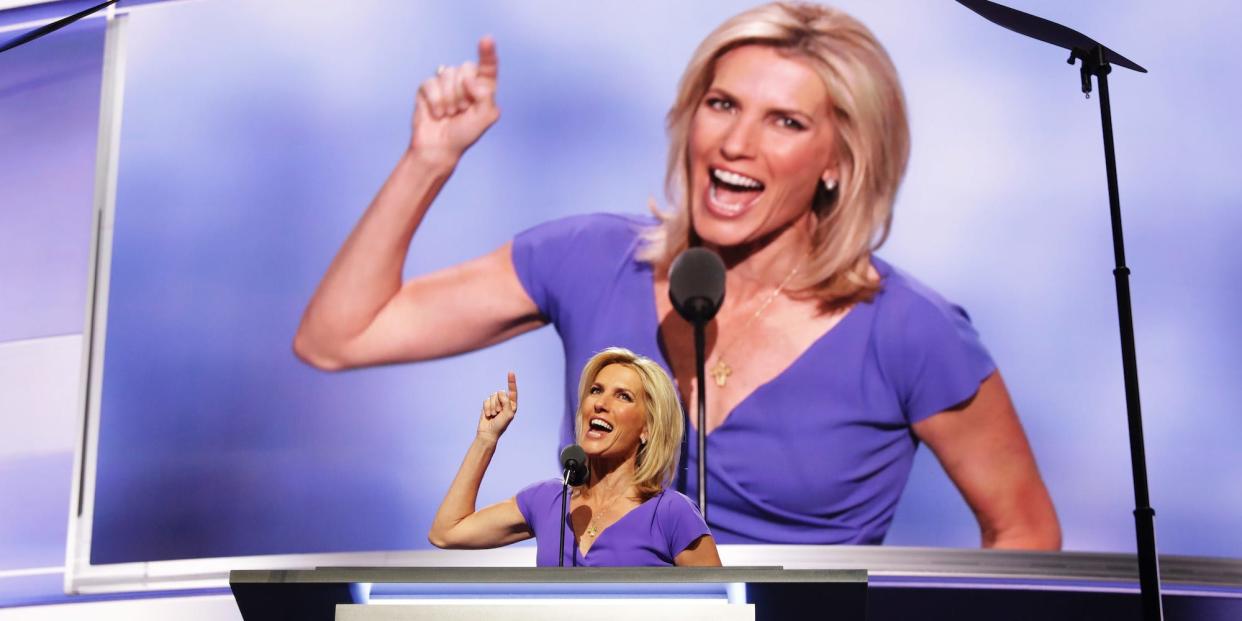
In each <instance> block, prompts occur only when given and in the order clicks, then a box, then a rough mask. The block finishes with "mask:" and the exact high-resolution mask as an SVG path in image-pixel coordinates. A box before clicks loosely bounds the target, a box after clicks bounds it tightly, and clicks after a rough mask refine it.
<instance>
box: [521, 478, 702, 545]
mask: <svg viewBox="0 0 1242 621" xmlns="http://www.w3.org/2000/svg"><path fill="white" fill-rule="evenodd" d="M517 505H518V509H519V510H521V512H522V517H524V518H526V523H527V524H529V525H530V528H531V530H533V531H534V532H535V543H536V544H537V546H538V550H537V552H536V553H535V564H536V565H538V566H539V567H556V566H557V562H556V555H557V553H558V552H559V551H560V545H561V539H560V535H559V534H558V531H559V530H560V528H561V482H560V481H558V480H556V479H552V480H549V481H542V482H539V483H535V484H533V485H530V486H528V487H526V488H525V489H523V490H522V491H520V492H518V493H517ZM708 534H710V533H709V532H708V531H707V524H706V523H704V522H703V517H702V516H701V515H699V510H698V509H696V508H695V507H694V503H692V502H690V499H689V498H686V497H685V496H683V495H681V494H679V493H677V492H675V491H672V490H664V491H663V492H660V493H659V494H656V495H655V496H653V497H651V498H649V499H647V501H646V502H644V503H643V504H641V505H638V506H637V507H635V508H634V509H633V510H631V511H630V512H629V513H626V514H625V515H623V516H621V519H619V520H617V521H616V522H615V523H613V525H612V526H609V527H608V528H605V529H604V530H603V532H601V533H600V534H599V537H597V538H596V539H595V543H593V544H591V547H590V548H589V549H588V550H587V553H586V556H583V555H582V553H581V552H579V551H578V545H577V543H576V541H575V540H574V532H573V529H572V528H571V527H570V526H569V525H566V526H565V566H566V567H660V566H667V565H673V559H674V558H676V557H677V555H678V554H680V553H681V552H682V551H683V550H685V549H686V547H687V546H689V545H690V544H692V543H694V541H695V540H696V539H698V538H699V537H702V536H703V535H708Z"/></svg>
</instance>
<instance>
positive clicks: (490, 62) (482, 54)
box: [478, 35, 500, 80]
mask: <svg viewBox="0 0 1242 621" xmlns="http://www.w3.org/2000/svg"><path fill="white" fill-rule="evenodd" d="M478 75H479V77H480V78H490V79H492V80H495V79H496V77H497V76H499V75H500V57H499V56H497V55H496V40H495V39H493V38H492V35H487V36H485V37H483V38H482V39H479V74H478Z"/></svg>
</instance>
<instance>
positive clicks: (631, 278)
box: [295, 3, 1061, 549]
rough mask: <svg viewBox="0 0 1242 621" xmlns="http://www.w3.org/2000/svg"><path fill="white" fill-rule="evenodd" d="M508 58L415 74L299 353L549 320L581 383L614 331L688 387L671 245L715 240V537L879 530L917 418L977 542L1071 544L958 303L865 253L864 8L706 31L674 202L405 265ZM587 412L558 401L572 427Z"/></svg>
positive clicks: (426, 347) (477, 333)
mask: <svg viewBox="0 0 1242 621" xmlns="http://www.w3.org/2000/svg"><path fill="white" fill-rule="evenodd" d="M498 68H499V61H498V56H497V52H496V47H495V44H494V43H493V42H492V41H491V40H490V39H484V40H483V41H481V42H480V44H479V62H478V63H477V64H474V63H467V64H465V65H462V66H459V67H454V68H449V69H447V70H445V71H443V72H441V73H439V74H438V75H436V76H435V77H432V78H430V79H428V80H427V81H426V82H424V83H423V85H422V88H421V89H420V91H419V96H418V103H417V105H416V106H415V112H414V131H413V137H412V139H411V142H410V146H409V150H408V151H407V152H406V154H405V156H404V157H402V159H401V161H400V162H399V163H398V164H397V167H396V169H395V170H394V171H393V173H392V175H391V176H390V177H389V179H388V181H387V182H386V183H385V184H384V186H383V188H382V189H381V190H380V192H379V195H378V196H377V197H376V198H375V201H374V203H373V204H372V205H371V207H370V208H369V209H368V211H367V213H366V215H364V216H363V218H362V221H361V222H359V224H358V226H357V228H356V229H355V230H354V232H353V234H352V235H351V236H350V238H349V239H348V241H347V242H346V243H345V246H344V247H343V248H342V250H341V252H340V254H339V255H338V256H337V258H336V260H335V261H334V262H333V264H332V266H331V268H330V269H329V271H328V273H327V275H326V276H325V277H324V280H323V282H322V284H321V285H320V289H319V290H318V291H317V292H316V294H315V296H314V298H313V299H312V300H311V303H310V305H309V307H308V308H307V311H306V314H305V317H304V318H303V323H302V327H301V329H300V331H299V334H298V336H297V338H296V341H295V349H296V351H297V352H298V354H299V355H300V356H302V357H303V358H304V359H305V360H307V361H308V362H310V363H311V364H314V365H316V366H318V367H320V368H324V369H340V368H348V367H355V366H361V365H370V364H383V363H389V362H396V361H410V360H424V359H429V358H437V357H441V356H448V355H452V354H456V353H459V352H463V351H469V350H473V349H478V348H481V347H485V346H488V345H490V344H493V343H496V342H499V341H502V340H505V339H508V338H511V337H513V336H515V335H518V334H521V333H524V332H527V331H530V330H533V329H536V328H539V327H541V326H544V325H547V324H549V323H551V324H554V325H555V326H556V329H557V332H558V333H559V334H560V336H561V339H562V341H563V342H564V348H565V352H566V356H567V359H566V365H565V366H566V370H567V371H566V382H565V385H566V392H567V395H566V401H567V402H572V390H573V388H572V387H573V386H575V385H577V383H578V377H577V376H576V370H577V369H578V368H581V365H582V363H583V362H584V361H585V360H586V359H587V358H589V357H590V355H591V353H592V352H595V351H598V350H599V349H600V348H601V347H604V346H608V345H614V344H616V345H622V346H625V347H628V348H630V349H632V350H635V351H639V352H644V353H647V354H648V355H650V356H653V357H656V358H657V359H659V360H660V361H661V362H662V363H663V364H664V365H665V367H666V368H668V369H670V370H671V371H672V374H673V377H674V378H675V379H676V383H677V386H678V388H679V390H680V393H681V396H682V398H683V399H684V400H685V401H684V402H685V403H695V402H696V401H697V392H698V390H699V386H697V385H696V381H695V374H694V350H693V346H692V343H693V341H692V329H691V327H690V326H689V325H688V324H687V323H686V322H684V321H682V320H681V318H680V317H679V316H678V315H677V313H675V312H673V309H672V306H671V304H670V302H669V300H668V268H669V264H670V263H671V261H672V259H673V258H674V257H675V256H676V255H677V254H678V253H679V252H680V251H681V250H683V249H684V248H686V247H688V246H691V245H703V246H707V247H709V248H711V249H713V250H715V251H716V252H717V253H719V254H720V255H721V256H722V257H723V258H724V261H725V265H726V268H727V272H726V283H727V289H728V292H729V293H728V295H727V296H726V298H725V301H724V305H723V307H722V308H721V309H720V312H719V314H718V315H717V316H716V319H715V320H714V322H713V325H712V328H711V330H709V334H708V344H707V347H708V349H707V369H708V370H709V372H710V375H711V377H709V378H708V381H709V382H711V386H710V390H708V391H707V431H708V433H709V436H708V442H707V446H708V448H709V450H710V451H711V453H712V459H711V460H710V461H709V464H710V468H709V469H708V472H707V477H708V478H707V485H708V492H709V495H708V498H709V502H711V503H712V506H711V507H710V510H709V511H708V512H707V513H708V515H709V516H711V519H712V522H711V526H712V530H713V533H714V534H715V536H716V538H717V540H718V541H720V542H721V543H814V544H836V543H841V544H859V543H880V542H882V541H883V539H884V535H885V533H886V531H887V530H888V527H889V524H890V523H891V521H892V518H893V513H894V510H895V508H896V506H897V501H898V498H899V496H900V494H901V490H902V488H903V487H904V486H905V483H906V478H907V475H908V474H909V472H910V468H911V464H912V461H913V458H914V454H915V451H916V449H917V447H918V444H919V443H920V442H922V443H926V444H927V445H928V446H929V447H930V448H931V450H932V451H933V452H934V453H935V455H936V457H937V458H939V460H940V463H941V464H942V465H943V466H944V468H945V470H946V471H947V472H948V475H949V477H950V478H951V479H952V480H953V482H954V483H955V484H956V486H957V488H958V490H960V492H961V493H962V495H963V497H964V498H965V500H966V502H967V503H968V504H969V505H970V508H971V509H972V511H973V513H974V515H975V516H976V519H977V520H978V523H979V530H980V543H981V545H983V546H984V547H997V548H1037V549H1056V548H1058V547H1059V546H1060V541H1061V535H1060V527H1059V524H1058V522H1057V517H1056V512H1055V511H1054V509H1053V506H1052V502H1051V499H1050V497H1049V495H1048V491H1047V489H1046V488H1045V487H1044V484H1043V481H1042V479H1041V478H1040V476H1039V472H1038V469H1037V468H1036V465H1035V460H1034V457H1033V455H1032V453H1031V450H1030V447H1029V445H1028V443H1027V440H1026V436H1025V434H1024V432H1023V430H1022V426H1021V424H1020V422H1019V421H1018V417H1017V414H1016V413H1015V411H1014V407H1013V404H1012V403H1011V401H1010V398H1009V394H1008V392H1007V390H1006V388H1005V385H1004V382H1003V381H1002V379H1001V375H1000V373H999V371H998V370H997V368H996V365H995V363H993V361H992V359H991V357H990V356H989V355H988V353H987V350H986V349H985V348H984V347H983V345H982V344H981V342H980V340H979V336H978V334H976V332H975V330H974V328H973V327H972V326H971V324H970V321H969V319H968V318H967V316H966V313H965V312H964V311H963V310H962V309H961V308H959V307H957V306H955V305H953V304H951V303H950V302H947V301H946V300H944V299H943V298H942V297H940V296H939V295H937V294H936V293H935V292H933V291H931V290H929V289H928V288H927V287H925V286H923V285H922V284H920V283H918V282H917V281H916V280H914V279H913V278H911V277H910V276H908V275H906V274H905V273H904V272H902V271H901V270H899V269H896V268H895V267H893V266H891V265H889V264H887V263H885V262H884V261H882V260H881V259H879V258H878V257H876V256H875V255H874V254H873V251H874V250H875V249H876V248H877V247H879V245H880V244H881V243H882V242H883V240H884V238H885V236H886V235H887V233H888V230H889V225H890V222H891V219H892V206H893V200H894V197H895V196H896V194H897V189H898V185H899V183H900V181H901V177H902V175H903V173H904V171H905V167H906V160H907V157H908V153H909V131H908V125H907V121H906V112H905V103H904V99H903V95H902V91H901V87H900V85H899V83H898V81H897V75H896V71H895V70H894V68H893V65H892V62H891V61H890V59H889V57H888V55H887V53H886V52H885V51H884V49H883V47H881V45H880V44H879V43H878V42H877V41H876V39H875V37H874V36H873V35H872V34H871V32H870V31H869V30H867V28H866V27H865V26H863V25H862V24H860V23H859V22H858V21H857V20H855V19H853V18H852V17H850V16H848V15H846V14H844V13H841V12H840V11H836V10H833V9H830V8H827V7H823V6H819V5H812V4H789V3H773V4H767V5H763V6H760V7H757V8H754V9H751V10H749V11H746V12H744V13H742V14H739V15H737V16H735V17H733V18H731V19H729V20H727V21H726V22H724V23H723V24H721V25H720V26H719V27H718V28H716V30H714V31H713V32H712V33H711V34H709V35H708V36H707V38H706V39H705V40H704V41H703V42H702V43H701V44H700V45H699V47H698V49H697V50H696V51H695V53H694V55H693V57H692V58H691V59H690V63H689V66H688V67H687V68H686V72H685V74H684V76H683V78H682V80H681V83H680V86H679V90H678V93H677V97H676V100H675V101H674V103H673V106H672V108H671V109H670V111H669V114H668V133H669V138H670V144H669V158H668V166H667V181H668V188H667V189H668V193H669V198H670V200H671V209H670V211H668V212H667V213H661V214H659V215H658V217H657V218H655V219H644V218H637V217H630V216H621V215H608V214H595V215H588V216H578V217H573V218H568V219H565V220H560V221H555V222H550V223H547V224H544V225H541V226H538V227H535V228H534V229H531V230H529V231H526V232H523V233H521V234H519V235H517V236H516V237H515V238H514V240H513V241H512V242H511V243H508V244H505V245H504V246H502V247H500V248H499V249H497V250H496V251H495V252H492V253H491V254H488V255H485V256H483V257H480V258H478V259H475V260H473V261H468V262H466V263H463V264H461V265H458V266H455V267H451V268H448V269H446V270H443V271H440V272H435V273H432V274H429V275H426V276H421V277H418V278H415V279H413V280H410V281H409V282H406V283H404V284H403V283H402V282H401V273H402V263H403V261H404V259H405V256H406V253H407V248H408V245H409V243H410V240H411V237H412V235H413V233H414V231H415V229H417V227H418V223H419V222H420V221H421V220H422V218H423V215H424V214H425V213H426V210H427V209H428V207H429V206H430V205H431V203H432V201H433V199H434V198H435V196H436V194H437V192H438V191H439V189H440V187H441V185H442V184H443V183H444V182H445V180H446V179H447V178H448V177H449V175H450V173H451V172H452V170H453V168H454V166H456V164H457V162H458V159H459V158H460V157H461V155H462V153H463V152H464V151H465V150H466V149H467V148H469V146H470V145H471V144H473V143H474V141H475V140H477V139H479V137H480V136H482V134H483V133H484V131H486V130H487V128H488V127H489V126H491V124H492V123H494V122H495V121H496V120H497V118H498V117H499V110H497V108H496V105H495V98H494V94H495V91H496V88H497V86H498V84H499V77H498V76H499V70H498ZM591 198H592V197H589V196H586V197H583V200H584V201H588V202H589V201H590V200H591ZM575 421H576V419H575V417H573V416H571V415H567V416H566V418H565V422H564V426H563V428H562V437H563V438H565V439H566V440H568V439H569V438H571V437H572V429H573V426H574V424H575ZM695 449H696V447H695V446H694V443H691V446H690V450H689V455H688V458H687V459H688V462H689V463H688V464H686V465H687V467H688V469H689V470H690V471H694V469H695V462H696V461H697V457H698V456H697V454H696V452H695ZM691 483H692V482H691ZM683 491H685V492H686V493H688V494H691V495H692V496H693V495H695V494H697V490H695V489H693V488H692V487H690V486H689V485H687V487H686V488H684V489H683Z"/></svg>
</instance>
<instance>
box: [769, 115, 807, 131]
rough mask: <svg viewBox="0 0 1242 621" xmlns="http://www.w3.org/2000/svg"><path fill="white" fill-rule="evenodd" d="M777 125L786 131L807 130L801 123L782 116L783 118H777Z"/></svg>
mask: <svg viewBox="0 0 1242 621" xmlns="http://www.w3.org/2000/svg"><path fill="white" fill-rule="evenodd" d="M776 124H777V125H779V126H781V127H783V128H785V129H792V130H794V131H798V132H800V131H802V130H804V129H806V125H803V124H802V122H801V121H799V120H798V119H795V118H793V117H791V116H782V117H779V118H777V119H776Z"/></svg>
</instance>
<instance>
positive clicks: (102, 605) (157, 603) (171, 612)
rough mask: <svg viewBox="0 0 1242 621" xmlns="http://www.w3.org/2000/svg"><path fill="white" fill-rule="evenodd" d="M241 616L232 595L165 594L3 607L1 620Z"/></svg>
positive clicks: (224, 620)
mask: <svg viewBox="0 0 1242 621" xmlns="http://www.w3.org/2000/svg"><path fill="white" fill-rule="evenodd" d="M241 618H242V616H241V612H239V611H238V610H237V603H236V602H234V601H233V597H232V596H231V595H211V596H204V597H162V598H158V599H133V600H121V601H110V602H87V603H82V604H56V605H53V606H31V607H28V608H5V609H0V621H62V620H67V619H91V620H92V621H133V620H134V619H176V620H177V621H241Z"/></svg>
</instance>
